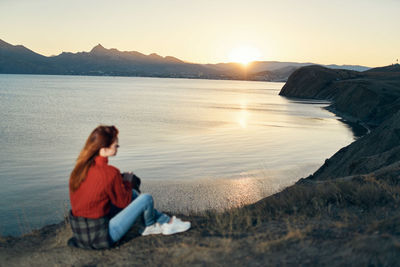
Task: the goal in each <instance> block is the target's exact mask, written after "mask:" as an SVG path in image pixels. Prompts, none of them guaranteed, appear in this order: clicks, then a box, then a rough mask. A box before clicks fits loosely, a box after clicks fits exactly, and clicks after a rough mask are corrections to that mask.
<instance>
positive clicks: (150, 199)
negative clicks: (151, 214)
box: [138, 193, 154, 204]
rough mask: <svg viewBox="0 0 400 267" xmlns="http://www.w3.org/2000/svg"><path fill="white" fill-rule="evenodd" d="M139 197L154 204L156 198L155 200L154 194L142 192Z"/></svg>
mask: <svg viewBox="0 0 400 267" xmlns="http://www.w3.org/2000/svg"><path fill="white" fill-rule="evenodd" d="M138 198H141V199H143V201H145V202H146V203H149V204H153V202H154V200H153V196H152V195H150V194H147V193H144V194H140V195H139V197H138Z"/></svg>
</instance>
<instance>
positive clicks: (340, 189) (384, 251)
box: [0, 165, 400, 266]
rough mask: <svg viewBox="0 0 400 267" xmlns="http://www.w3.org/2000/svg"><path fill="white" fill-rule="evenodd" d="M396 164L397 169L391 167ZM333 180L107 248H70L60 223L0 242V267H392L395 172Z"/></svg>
mask: <svg viewBox="0 0 400 267" xmlns="http://www.w3.org/2000/svg"><path fill="white" fill-rule="evenodd" d="M396 166H397V165H396ZM396 166H394V167H391V168H386V169H385V171H382V172H376V173H372V174H369V175H362V176H352V177H344V178H338V179H335V180H333V181H317V182H313V181H308V180H302V181H300V182H299V183H298V184H296V185H294V186H291V187H289V188H287V189H285V190H284V191H282V192H280V193H278V194H276V195H274V196H271V197H268V198H266V199H263V200H261V201H259V202H258V203H255V204H253V205H250V206H246V207H242V208H237V209H232V210H229V211H226V212H214V211H207V212H205V213H202V214H192V215H191V216H188V217H186V219H189V220H191V221H192V225H193V227H192V229H191V230H190V231H188V232H186V233H182V234H177V235H173V236H147V237H139V236H138V235H137V227H134V228H133V229H132V231H131V232H129V234H128V235H127V236H126V237H125V238H124V239H123V240H122V241H121V243H120V244H119V245H118V246H117V247H116V248H114V249H110V250H102V251H91V250H82V249H75V248H69V247H68V246H67V245H66V242H67V240H68V238H69V237H70V236H71V235H72V234H71V230H70V228H69V226H68V224H65V222H63V223H60V224H59V225H53V226H49V227H46V228H43V229H41V230H39V231H36V232H34V233H32V234H29V235H26V236H24V237H21V238H2V240H0V265H1V266H27V265H37V266H39V265H41V266H42V265H59V266H64V265H74V266H106V265H111V264H112V265H116V266H124V265H145V264H146V265H149V266H155V265H164V266H177V265H179V266H181V265H184V266H188V265H198V266H203V265H213V266H230V265H234V266H238V265H251V266H277V265H279V266H286V265H288V266H293V265H307V266H308V265H314V266H317V265H318V266H320V265H329V266H349V265H351V266H396V265H398V262H400V223H399V221H400V211H399V204H400V182H399V181H400V180H399V175H400V168H399V167H396Z"/></svg>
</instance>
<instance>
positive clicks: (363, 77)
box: [280, 65, 400, 182]
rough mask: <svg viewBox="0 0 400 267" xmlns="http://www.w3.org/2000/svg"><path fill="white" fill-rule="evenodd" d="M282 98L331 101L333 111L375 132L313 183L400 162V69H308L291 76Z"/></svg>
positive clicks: (337, 158)
mask: <svg viewBox="0 0 400 267" xmlns="http://www.w3.org/2000/svg"><path fill="white" fill-rule="evenodd" d="M280 95H282V96H287V97H298V98H315V99H325V100H330V101H332V104H331V106H330V107H329V109H331V110H333V111H336V112H339V113H340V115H342V116H344V117H345V118H348V119H350V120H353V121H357V122H361V123H365V124H366V125H368V126H369V127H371V128H372V131H371V132H369V133H368V134H366V135H365V136H363V137H362V138H360V139H358V140H357V141H355V142H353V143H352V144H350V145H349V146H347V147H344V148H342V149H341V150H339V151H338V152H337V153H336V154H335V155H334V156H332V157H331V158H330V159H327V160H326V161H325V164H324V165H323V166H322V167H321V168H319V169H318V170H317V172H315V173H314V174H313V175H311V176H310V177H308V178H309V179H311V180H325V179H332V178H337V177H345V176H350V175H359V174H361V175H362V174H368V173H371V172H376V171H379V170H380V169H382V168H386V167H388V166H390V165H392V164H395V163H397V162H398V161H400V153H399V152H400V66H398V65H392V66H388V67H384V68H377V69H372V70H370V71H366V72H355V71H348V70H332V69H327V68H324V67H320V66H309V67H304V68H301V69H299V70H297V71H295V72H294V73H293V74H292V75H291V76H290V77H289V80H288V82H287V83H286V85H285V86H284V87H283V88H282V90H281V92H280ZM303 182H304V180H303Z"/></svg>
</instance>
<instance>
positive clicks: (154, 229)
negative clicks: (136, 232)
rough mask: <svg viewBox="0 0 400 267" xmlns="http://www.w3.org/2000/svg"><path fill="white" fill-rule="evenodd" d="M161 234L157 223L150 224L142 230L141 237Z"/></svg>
mask: <svg viewBox="0 0 400 267" xmlns="http://www.w3.org/2000/svg"><path fill="white" fill-rule="evenodd" d="M161 233H162V228H161V225H160V224H159V223H155V224H152V225H150V226H147V227H146V228H144V230H143V232H142V235H158V234H161Z"/></svg>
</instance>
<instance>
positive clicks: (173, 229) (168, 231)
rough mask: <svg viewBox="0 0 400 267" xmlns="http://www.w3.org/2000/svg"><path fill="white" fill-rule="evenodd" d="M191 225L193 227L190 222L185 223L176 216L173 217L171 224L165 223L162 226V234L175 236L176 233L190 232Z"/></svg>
mask: <svg viewBox="0 0 400 267" xmlns="http://www.w3.org/2000/svg"><path fill="white" fill-rule="evenodd" d="M190 225H191V224H190V222H184V221H182V220H181V219H178V218H176V217H175V216H173V217H172V222H171V223H163V224H162V225H161V229H162V234H163V235H173V234H176V233H182V232H185V231H187V230H189V228H190Z"/></svg>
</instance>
